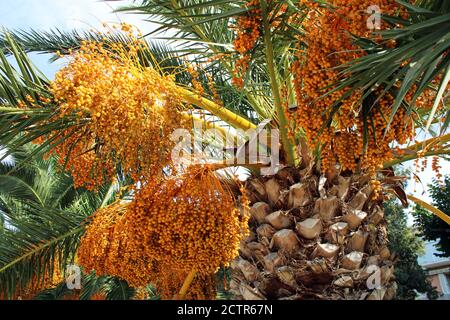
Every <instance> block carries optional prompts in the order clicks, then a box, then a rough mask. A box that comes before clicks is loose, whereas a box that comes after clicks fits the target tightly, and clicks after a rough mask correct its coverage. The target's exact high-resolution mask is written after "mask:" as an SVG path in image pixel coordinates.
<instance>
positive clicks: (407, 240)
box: [384, 201, 437, 299]
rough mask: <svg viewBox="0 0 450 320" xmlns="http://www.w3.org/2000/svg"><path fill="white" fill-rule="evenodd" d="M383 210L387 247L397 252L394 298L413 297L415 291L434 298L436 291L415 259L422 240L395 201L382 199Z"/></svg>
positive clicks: (415, 294)
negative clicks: (383, 200)
mask: <svg viewBox="0 0 450 320" xmlns="http://www.w3.org/2000/svg"><path fill="white" fill-rule="evenodd" d="M384 210H385V211H384V212H385V214H386V219H387V221H388V238H389V249H390V250H391V251H392V252H394V253H395V254H396V255H397V257H396V263H395V279H396V281H397V285H398V290H397V299H415V298H416V297H417V292H419V293H426V294H427V296H428V298H429V299H436V298H437V292H436V291H435V290H434V289H433V287H432V286H431V284H430V282H429V281H428V280H427V277H426V274H425V271H424V270H423V269H422V267H421V266H420V265H419V263H418V262H417V258H418V256H419V255H421V254H422V253H423V250H424V247H423V240H422V239H421V238H420V237H419V236H418V235H417V233H416V231H415V230H414V229H413V228H412V227H408V225H407V220H408V217H407V213H406V212H405V210H404V209H403V208H402V207H401V205H400V204H399V203H397V202H396V201H389V202H387V203H385V207H384Z"/></svg>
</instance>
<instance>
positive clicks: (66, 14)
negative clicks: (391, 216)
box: [0, 0, 450, 224]
mask: <svg viewBox="0 0 450 320" xmlns="http://www.w3.org/2000/svg"><path fill="white" fill-rule="evenodd" d="M130 3H131V0H128V1H126V0H125V1H122V0H118V1H107V2H106V1H101V0H14V1H11V0H0V10H1V11H0V27H1V26H3V27H6V28H8V29H24V30H28V29H30V28H33V29H36V30H49V29H52V28H55V27H58V28H59V29H63V30H71V29H83V28H84V29H88V30H89V29H101V27H102V24H103V23H104V22H107V23H111V24H112V23H117V22H122V21H125V22H127V23H130V24H133V25H135V26H137V27H138V28H139V29H140V30H141V31H142V32H143V33H144V34H145V33H147V32H150V31H152V30H153V29H154V28H155V25H152V24H150V23H148V22H144V21H143V19H144V18H145V16H143V15H133V14H116V13H112V11H113V9H115V8H118V7H120V6H123V5H126V4H130ZM31 57H32V60H33V62H34V63H35V65H36V66H37V67H38V68H39V69H40V70H42V71H43V72H44V73H45V74H46V75H47V77H48V78H50V79H52V78H53V76H54V73H55V72H56V71H57V70H58V69H59V68H61V64H62V62H56V63H53V64H49V63H48V59H49V56H48V55H38V54H33V55H31ZM428 162H429V164H428V167H427V168H426V170H425V171H424V172H421V174H420V178H421V179H422V183H421V184H420V183H414V182H413V181H411V180H410V181H409V183H408V185H407V190H406V191H407V193H412V194H414V195H415V196H417V197H418V198H421V199H422V200H424V201H431V199H430V197H429V194H428V192H427V190H426V189H427V188H426V186H427V185H428V184H430V183H432V178H433V177H434V173H433V171H432V170H431V159H429V161H428ZM412 165H413V163H412V162H410V163H406V164H405V167H406V168H407V167H411V166H412ZM441 166H442V167H443V168H442V172H443V173H444V174H450V166H449V163H448V162H444V161H441ZM411 223H412V218H411V217H410V219H409V224H411Z"/></svg>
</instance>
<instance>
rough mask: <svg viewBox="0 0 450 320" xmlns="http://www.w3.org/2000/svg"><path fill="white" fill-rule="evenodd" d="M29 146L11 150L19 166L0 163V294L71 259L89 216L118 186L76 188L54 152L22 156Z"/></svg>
mask: <svg viewBox="0 0 450 320" xmlns="http://www.w3.org/2000/svg"><path fill="white" fill-rule="evenodd" d="M33 148H35V147H27V148H22V149H20V150H18V151H16V152H14V153H13V156H14V158H15V159H16V161H17V162H21V163H22V165H21V166H20V167H16V166H12V167H11V166H9V165H4V164H1V165H0V216H2V218H3V219H4V220H5V223H4V224H3V225H2V226H0V295H2V294H3V295H5V296H9V297H11V296H13V295H14V293H15V292H16V290H21V289H26V288H28V287H29V286H30V285H39V284H42V282H43V281H44V279H45V278H46V276H47V277H51V275H53V274H54V272H55V268H58V269H60V270H65V268H66V266H67V265H68V264H72V263H73V261H74V257H75V253H76V250H77V248H78V244H79V240H80V237H81V236H82V234H83V233H84V230H85V226H86V223H87V222H88V217H89V216H90V215H91V214H92V213H93V212H94V211H95V210H96V209H97V208H99V207H100V206H103V205H106V204H108V203H110V202H111V201H112V200H113V199H114V197H115V195H116V191H118V187H119V186H118V185H110V186H104V187H103V188H101V189H100V190H99V191H98V193H96V194H93V193H91V192H88V191H86V190H83V189H78V190H77V189H75V188H74V187H73V181H72V178H71V177H70V176H69V175H67V174H65V173H63V172H61V171H60V170H58V166H57V163H56V160H55V159H54V158H50V159H48V160H42V159H38V158H33V159H32V160H27V161H24V160H25V159H29V154H30V153H32V149H33Z"/></svg>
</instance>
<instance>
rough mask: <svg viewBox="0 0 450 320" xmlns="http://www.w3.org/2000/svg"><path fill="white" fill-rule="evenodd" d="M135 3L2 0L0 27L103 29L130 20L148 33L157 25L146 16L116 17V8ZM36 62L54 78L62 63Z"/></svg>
mask: <svg viewBox="0 0 450 320" xmlns="http://www.w3.org/2000/svg"><path fill="white" fill-rule="evenodd" d="M130 3H131V1H108V2H107V1H101V0H100V1H99V0H14V1H7V0H2V4H1V11H0V26H2V27H6V28H8V29H24V30H28V29H30V28H33V29H36V30H49V29H51V28H56V27H57V28H59V29H63V30H72V29H80V28H81V29H88V30H89V29H92V28H94V29H101V27H102V24H103V22H107V23H117V22H120V21H126V22H128V23H131V24H133V25H136V26H138V27H139V28H140V29H141V30H142V31H143V32H148V31H150V30H152V29H153V28H154V25H152V24H150V23H146V22H143V21H142V19H143V18H144V16H142V15H132V14H116V13H112V11H113V9H115V8H118V7H120V6H123V5H125V4H130ZM32 58H33V61H34V63H35V64H36V65H37V66H38V67H39V68H40V69H41V70H42V71H44V73H45V74H46V75H47V76H48V77H50V78H52V77H53V75H54V73H55V71H56V70H58V69H59V68H60V67H61V64H60V63H54V64H49V63H48V58H49V57H48V56H47V55H32Z"/></svg>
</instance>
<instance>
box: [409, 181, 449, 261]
mask: <svg viewBox="0 0 450 320" xmlns="http://www.w3.org/2000/svg"><path fill="white" fill-rule="evenodd" d="M428 190H429V192H430V196H431V198H432V199H433V205H434V206H435V207H436V208H438V209H439V210H441V211H442V212H444V213H445V214H447V215H450V176H448V175H447V176H445V177H444V179H443V181H438V180H434V181H433V183H432V184H430V185H428ZM413 213H414V218H415V225H416V227H417V228H418V229H419V230H420V233H421V236H423V238H424V239H425V240H427V241H435V240H437V244H436V248H437V250H438V251H439V253H438V254H436V255H437V256H438V257H450V229H449V227H448V225H447V224H446V223H445V222H444V221H442V220H441V219H439V218H438V217H436V216H435V215H434V214H432V213H430V212H429V211H428V210H426V209H424V208H422V207H420V206H416V207H415V208H414V211H413Z"/></svg>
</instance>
